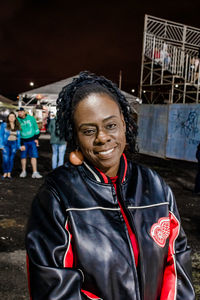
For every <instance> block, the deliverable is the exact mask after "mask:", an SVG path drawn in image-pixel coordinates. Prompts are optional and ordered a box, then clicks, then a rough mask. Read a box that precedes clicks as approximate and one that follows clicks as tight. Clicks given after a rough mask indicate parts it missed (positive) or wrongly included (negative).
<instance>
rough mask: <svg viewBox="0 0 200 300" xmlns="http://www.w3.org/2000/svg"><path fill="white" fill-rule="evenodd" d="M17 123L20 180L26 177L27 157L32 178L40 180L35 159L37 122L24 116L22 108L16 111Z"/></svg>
mask: <svg viewBox="0 0 200 300" xmlns="http://www.w3.org/2000/svg"><path fill="white" fill-rule="evenodd" d="M17 119H18V121H19V123H20V126H21V145H22V147H21V165H22V172H21V174H20V177H21V178H25V177H26V176H27V172H26V162H27V156H28V155H29V157H30V158H31V165H32V169H33V174H32V178H42V175H40V173H39V172H38V171H37V158H38V150H37V147H38V146H39V141H38V138H39V135H40V130H39V128H38V125H37V122H36V120H35V118H34V117H33V116H30V115H28V114H26V112H25V110H24V108H23V107H20V108H19V109H18V118H17Z"/></svg>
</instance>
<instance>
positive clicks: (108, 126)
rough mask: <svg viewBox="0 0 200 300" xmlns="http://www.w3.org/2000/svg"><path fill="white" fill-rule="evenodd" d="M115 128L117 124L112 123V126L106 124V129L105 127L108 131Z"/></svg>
mask: <svg viewBox="0 0 200 300" xmlns="http://www.w3.org/2000/svg"><path fill="white" fill-rule="evenodd" d="M116 126H117V124H115V123H113V124H108V125H107V126H106V127H107V128H108V129H115V128H116Z"/></svg>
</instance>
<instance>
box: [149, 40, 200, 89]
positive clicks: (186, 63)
mask: <svg viewBox="0 0 200 300" xmlns="http://www.w3.org/2000/svg"><path fill="white" fill-rule="evenodd" d="M144 55H145V56H146V57H148V58H149V59H151V60H152V61H153V63H154V64H157V65H159V66H160V67H161V68H162V69H163V70H164V71H166V70H167V71H169V72H170V73H171V74H173V75H177V76H180V77H182V78H183V79H184V80H186V82H187V83H191V84H192V83H193V84H199V66H200V59H199V57H198V55H197V53H195V54H194V55H191V52H190V51H187V50H186V49H185V50H182V49H181V48H180V47H177V46H174V45H171V44H169V43H166V42H165V41H164V40H162V39H159V38H156V37H155V36H153V35H151V34H146V42H145V49H144Z"/></svg>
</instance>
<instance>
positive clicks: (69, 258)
mask: <svg viewBox="0 0 200 300" xmlns="http://www.w3.org/2000/svg"><path fill="white" fill-rule="evenodd" d="M65 229H66V230H67V232H68V235H69V243H68V248H67V251H66V253H65V256H64V267H65V268H72V267H73V264H74V255H73V250H72V243H71V241H72V234H71V233H70V232H69V224H68V222H66V224H65Z"/></svg>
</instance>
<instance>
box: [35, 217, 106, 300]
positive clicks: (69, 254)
mask: <svg viewBox="0 0 200 300" xmlns="http://www.w3.org/2000/svg"><path fill="white" fill-rule="evenodd" d="M65 229H66V230H67V232H68V235H69V242H68V248H67V250H66V253H65V256H64V267H65V268H73V266H74V264H75V258H74V253H73V249H72V234H71V233H70V231H69V223H68V222H66V224H65ZM81 292H82V293H84V294H85V295H86V296H87V297H88V298H89V299H100V298H99V297H97V296H95V295H94V294H92V293H90V292H88V291H85V290H82V289H81ZM30 300H31V299H30Z"/></svg>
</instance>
